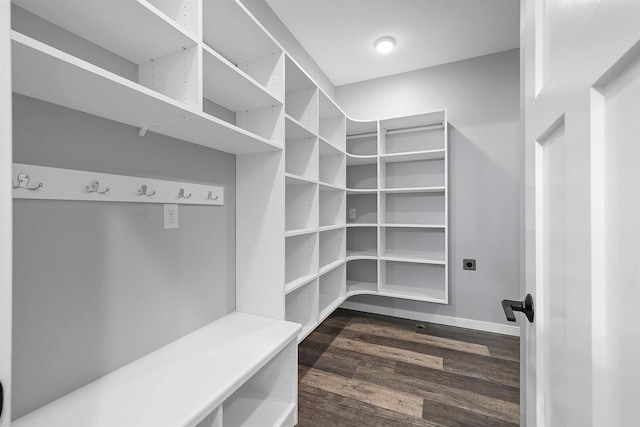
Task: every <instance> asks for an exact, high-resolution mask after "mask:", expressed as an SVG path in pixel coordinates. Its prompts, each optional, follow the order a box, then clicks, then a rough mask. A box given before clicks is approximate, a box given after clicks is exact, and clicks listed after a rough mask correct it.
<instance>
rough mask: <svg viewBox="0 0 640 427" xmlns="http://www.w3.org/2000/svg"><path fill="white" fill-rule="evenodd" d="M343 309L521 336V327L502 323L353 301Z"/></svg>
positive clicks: (343, 305)
mask: <svg viewBox="0 0 640 427" xmlns="http://www.w3.org/2000/svg"><path fill="white" fill-rule="evenodd" d="M341 308H346V309H348V310H355V311H362V312H365V313H373V314H381V315H383V316H392V317H399V318H402V319H411V320H419V321H421V322H429V323H437V324H439V325H447V326H457V327H459V328H467V329H475V330H477V331H484V332H493V333H495V334H502V335H510V336H514V337H519V336H520V326H511V325H502V324H500V323H492V322H485V321H482V320H473V319H464V318H462V317H451V316H443V315H441V314H429V313H420V312H416V311H412V310H404V309H401V308H389V307H379V306H373V305H369V304H364V303H358V302H352V301H345V302H344V304H342V306H341Z"/></svg>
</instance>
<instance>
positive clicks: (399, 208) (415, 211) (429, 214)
mask: <svg viewBox="0 0 640 427" xmlns="http://www.w3.org/2000/svg"><path fill="white" fill-rule="evenodd" d="M351 197H353V196H351ZM380 204H381V214H382V223H384V224H421V225H442V226H443V227H444V226H445V219H446V210H445V206H446V194H445V192H444V191H438V192H401V193H393V192H392V193H382V194H381V195H380Z"/></svg>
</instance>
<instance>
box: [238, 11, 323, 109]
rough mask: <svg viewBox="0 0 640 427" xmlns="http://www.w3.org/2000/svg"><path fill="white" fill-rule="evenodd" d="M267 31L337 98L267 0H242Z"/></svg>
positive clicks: (320, 70)
mask: <svg viewBox="0 0 640 427" xmlns="http://www.w3.org/2000/svg"><path fill="white" fill-rule="evenodd" d="M240 1H241V2H242V3H243V4H244V5H245V7H246V8H247V9H249V11H250V12H251V14H253V16H255V18H256V19H257V20H258V21H259V22H260V23H261V24H262V25H263V26H264V27H265V28H266V29H267V31H268V32H269V33H270V34H271V35H272V36H273V37H274V38H275V39H276V40H277V41H278V43H280V44H281V45H282V47H283V48H284V49H285V50H286V51H287V52H288V53H289V55H290V56H291V57H292V58H293V59H295V60H296V62H298V64H300V66H301V67H302V69H303V70H305V71H306V72H307V74H309V75H310V76H311V78H312V79H313V80H314V81H315V82H316V84H317V85H318V86H320V87H321V88H322V89H323V90H324V91H325V92H326V93H327V95H329V96H330V97H331V98H333V99H335V90H336V88H335V86H334V85H333V83H332V82H331V80H329V77H327V75H326V74H325V73H324V71H322V69H321V68H320V67H319V66H318V64H317V63H316V61H315V60H314V59H313V58H312V57H311V55H309V53H308V52H307V51H306V50H305V49H304V47H302V45H301V44H300V42H299V41H298V40H297V39H296V38H295V37H294V36H293V34H291V31H289V29H288V28H287V27H286V26H285V25H284V24H283V23H282V21H281V20H280V18H278V15H276V13H275V12H274V11H273V9H271V7H270V6H269V5H268V4H267V2H266V1H265V0H240Z"/></svg>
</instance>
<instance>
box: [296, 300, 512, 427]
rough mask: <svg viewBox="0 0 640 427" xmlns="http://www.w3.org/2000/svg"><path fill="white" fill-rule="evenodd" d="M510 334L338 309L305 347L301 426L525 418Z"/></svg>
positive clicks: (507, 422) (497, 423) (476, 425)
mask: <svg viewBox="0 0 640 427" xmlns="http://www.w3.org/2000/svg"><path fill="white" fill-rule="evenodd" d="M519 351H520V344H519V339H518V338H517V337H509V336H504V335H498V334H491V333H486V332H478V331H473V330H469V329H462V328H454V327H450V326H442V325H435V324H431V323H420V322H415V321H409V320H403V319H396V318H392V317H384V316H377V315H373V314H365V313H359V312H355V311H349V310H342V309H339V310H337V311H336V312H335V313H333V314H332V315H331V316H330V317H329V318H328V319H327V320H325V321H324V322H323V323H322V325H320V326H319V327H318V328H317V329H316V330H315V331H314V332H313V333H312V334H311V335H309V336H308V337H307V339H306V340H304V341H303V342H302V343H301V344H300V347H299V424H298V425H299V426H300V427H309V426H314V427H343V426H344V427H356V426H358V427H362V426H366V427H378V426H379V427H390V426H432V427H444V426H447V427H449V426H451V427H461V426H473V427H484V426H487V427H501V426H517V425H518V423H519V417H520V405H519V401H520V391H519V383H520V378H519V377H520V364H519V363H520V362H519V357H520V356H519Z"/></svg>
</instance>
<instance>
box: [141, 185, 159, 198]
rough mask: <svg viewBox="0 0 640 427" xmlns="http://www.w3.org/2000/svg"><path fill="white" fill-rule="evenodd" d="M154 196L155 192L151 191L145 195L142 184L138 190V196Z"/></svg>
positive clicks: (144, 187)
mask: <svg viewBox="0 0 640 427" xmlns="http://www.w3.org/2000/svg"><path fill="white" fill-rule="evenodd" d="M154 194H156V190H153V191H152V192H151V193H147V186H146V185H144V184H143V185H142V186H141V187H140V189H139V190H138V196H153V195H154Z"/></svg>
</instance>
